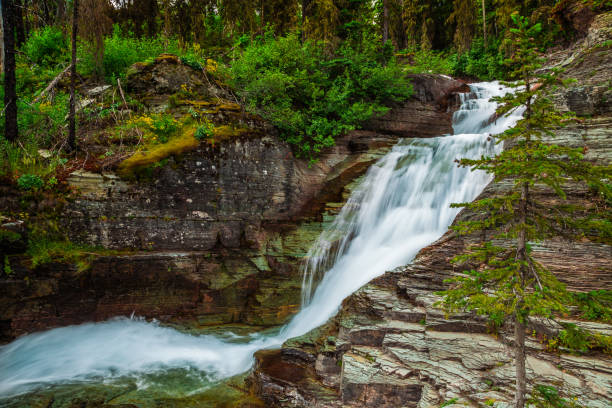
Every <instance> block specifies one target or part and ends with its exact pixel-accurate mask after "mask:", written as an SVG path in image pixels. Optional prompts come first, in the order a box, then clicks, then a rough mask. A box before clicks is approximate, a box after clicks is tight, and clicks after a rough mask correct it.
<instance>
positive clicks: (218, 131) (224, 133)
mask: <svg viewBox="0 0 612 408" xmlns="http://www.w3.org/2000/svg"><path fill="white" fill-rule="evenodd" d="M248 132H249V129H247V128H241V127H240V128H239V127H234V126H229V125H223V126H217V127H215V129H214V131H213V141H217V142H220V141H225V140H229V139H233V138H235V137H239V136H242V135H244V134H246V133H248Z"/></svg>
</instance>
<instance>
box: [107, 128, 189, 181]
mask: <svg viewBox="0 0 612 408" xmlns="http://www.w3.org/2000/svg"><path fill="white" fill-rule="evenodd" d="M194 133H195V128H193V127H190V128H187V129H185V130H184V131H183V132H182V133H181V135H180V136H175V137H173V138H171V139H170V140H168V142H167V143H163V144H159V145H153V146H151V147H149V148H148V149H147V150H143V151H139V152H136V153H134V155H132V157H130V158H128V159H125V160H124V161H123V162H122V163H121V164H120V165H119V169H118V172H119V174H121V175H123V176H128V175H130V174H131V173H133V171H134V170H136V169H138V168H142V167H145V166H150V165H152V164H155V163H158V162H160V161H162V160H163V159H165V158H167V157H170V156H175V155H180V154H183V153H185V152H187V151H190V150H193V149H195V148H196V147H197V146H198V144H199V142H198V140H197V139H196V138H195V137H194Z"/></svg>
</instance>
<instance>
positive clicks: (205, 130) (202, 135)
mask: <svg viewBox="0 0 612 408" xmlns="http://www.w3.org/2000/svg"><path fill="white" fill-rule="evenodd" d="M214 135H215V127H214V125H212V124H211V123H209V122H206V123H204V124H203V125H201V126H199V127H198V128H197V129H196V131H195V135H194V136H195V138H196V139H198V140H204V139H211V138H212V137H213V136H214Z"/></svg>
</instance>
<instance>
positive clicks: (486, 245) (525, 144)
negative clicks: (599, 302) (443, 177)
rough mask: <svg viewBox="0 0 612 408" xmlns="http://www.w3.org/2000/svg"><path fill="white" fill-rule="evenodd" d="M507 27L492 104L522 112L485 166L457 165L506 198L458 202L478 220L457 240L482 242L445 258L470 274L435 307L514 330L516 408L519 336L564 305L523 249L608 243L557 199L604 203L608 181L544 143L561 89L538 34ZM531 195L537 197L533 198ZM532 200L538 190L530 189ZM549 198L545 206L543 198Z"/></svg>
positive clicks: (578, 155)
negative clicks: (583, 237) (507, 74)
mask: <svg viewBox="0 0 612 408" xmlns="http://www.w3.org/2000/svg"><path fill="white" fill-rule="evenodd" d="M511 18H512V20H513V23H514V25H515V27H516V28H512V29H511V30H510V33H511V37H512V38H511V41H512V48H513V54H512V57H511V58H510V60H509V63H510V64H511V66H512V67H513V71H512V74H511V76H512V78H513V79H515V80H516V82H513V83H508V84H507V85H508V86H511V87H514V88H515V89H516V91H515V92H514V93H511V94H508V95H506V96H504V97H501V98H496V100H497V101H498V102H500V104H501V105H500V108H499V109H498V114H500V115H505V114H508V113H510V112H512V111H514V110H516V109H519V108H521V107H524V109H525V112H524V115H523V118H522V119H521V120H519V121H518V122H517V124H516V126H515V127H513V128H511V129H508V130H507V131H505V132H504V133H502V134H500V135H497V136H496V139H497V143H503V144H504V146H505V147H506V149H505V150H504V151H503V152H502V153H500V154H499V155H497V156H495V157H482V158H480V159H476V160H471V159H463V160H461V161H460V164H461V165H463V166H470V167H472V168H473V169H478V170H484V171H486V172H488V173H491V174H492V175H493V176H494V180H495V181H497V182H505V183H504V185H506V184H507V185H509V186H510V187H509V188H508V189H504V190H503V191H501V192H499V193H497V194H496V195H495V196H494V197H488V198H483V199H479V200H476V201H475V202H473V203H461V204H457V205H456V206H459V207H465V208H469V209H471V210H473V211H474V212H475V213H477V214H479V216H478V218H475V219H472V220H469V221H464V222H460V223H458V225H457V227H456V230H457V231H458V232H459V233H461V234H474V233H480V234H484V233H486V234H487V236H489V237H490V240H489V241H487V242H483V243H480V244H477V245H474V246H472V247H470V248H469V249H468V252H466V253H465V254H463V255H461V256H459V257H457V258H455V262H456V264H458V265H460V266H466V265H470V266H471V267H472V269H468V270H465V271H464V274H463V275H461V276H458V277H456V278H454V279H451V282H452V283H453V285H452V286H451V288H450V289H449V290H447V291H444V292H442V294H443V295H444V296H445V299H444V303H443V305H444V307H445V308H446V310H447V311H448V312H453V311H457V310H474V311H476V312H477V313H479V314H484V315H488V316H489V317H490V318H491V319H492V320H493V321H494V322H496V323H497V324H502V323H503V322H504V321H505V320H506V319H508V320H509V321H511V322H512V324H513V326H514V351H515V353H514V354H515V364H516V393H515V401H514V405H515V406H516V407H518V408H523V407H524V405H525V395H526V393H527V381H526V370H525V332H526V328H527V324H528V321H529V317H530V316H540V317H547V318H554V317H555V315H556V314H557V313H566V312H567V305H568V303H570V302H573V299H575V297H572V296H571V295H570V294H569V292H568V291H567V290H566V288H565V286H564V285H563V284H561V283H560V282H559V281H558V280H557V279H556V277H555V276H554V275H553V274H552V273H551V272H550V271H549V270H547V269H546V268H545V267H544V266H543V265H542V264H540V263H539V262H538V261H537V260H536V259H535V258H534V257H533V255H532V251H531V247H530V245H529V243H530V242H533V241H541V240H543V239H547V238H551V237H554V236H556V235H558V234H559V233H560V231H564V234H570V233H576V234H577V235H578V234H580V232H581V231H582V233H583V234H589V235H593V234H594V233H595V232H594V231H597V230H600V231H601V230H603V231H604V235H605V234H609V229H610V220H609V214H603V217H601V216H600V215H598V214H593V215H592V217H584V216H579V214H583V213H582V211H585V210H584V209H580V212H577V208H576V206H574V205H571V206H570V205H569V203H568V202H567V201H565V200H566V193H565V189H566V187H567V185H568V181H573V182H588V183H589V184H590V185H592V186H594V187H596V188H597V189H599V191H600V192H601V194H602V195H603V196H604V197H605V198H606V199H608V200H609V199H610V198H612V191H610V186H608V185H606V184H605V182H604V180H606V179H609V178H610V177H612V173H611V171H610V167H598V166H595V165H592V164H590V163H588V162H586V161H585V160H583V149H578V148H570V147H564V146H559V145H556V144H553V143H550V138H553V137H554V132H555V130H556V129H558V128H560V127H562V126H564V124H565V123H566V121H567V120H568V119H570V116H569V115H564V114H561V113H559V112H558V110H556V109H555V106H554V105H553V103H552V101H551V99H550V98H548V97H547V92H549V91H550V90H551V89H552V88H553V87H555V86H557V84H559V83H561V84H563V82H562V81H561V79H560V78H559V75H558V72H557V71H554V70H553V71H551V72H548V73H541V71H539V68H541V66H542V60H541V59H540V58H539V55H538V53H537V47H536V43H535V39H534V38H536V37H537V35H538V34H539V32H540V30H541V26H540V25H539V24H536V25H533V26H531V25H530V24H529V21H528V20H527V19H525V18H522V17H519V16H518V15H517V14H514V15H512V17H511ZM534 186H537V188H538V189H543V190H544V192H545V193H547V194H545V195H538V194H537V193H534ZM540 191H542V190H540ZM548 193H552V194H553V195H555V194H556V195H557V196H558V200H554V199H553V200H551V199H550V194H548Z"/></svg>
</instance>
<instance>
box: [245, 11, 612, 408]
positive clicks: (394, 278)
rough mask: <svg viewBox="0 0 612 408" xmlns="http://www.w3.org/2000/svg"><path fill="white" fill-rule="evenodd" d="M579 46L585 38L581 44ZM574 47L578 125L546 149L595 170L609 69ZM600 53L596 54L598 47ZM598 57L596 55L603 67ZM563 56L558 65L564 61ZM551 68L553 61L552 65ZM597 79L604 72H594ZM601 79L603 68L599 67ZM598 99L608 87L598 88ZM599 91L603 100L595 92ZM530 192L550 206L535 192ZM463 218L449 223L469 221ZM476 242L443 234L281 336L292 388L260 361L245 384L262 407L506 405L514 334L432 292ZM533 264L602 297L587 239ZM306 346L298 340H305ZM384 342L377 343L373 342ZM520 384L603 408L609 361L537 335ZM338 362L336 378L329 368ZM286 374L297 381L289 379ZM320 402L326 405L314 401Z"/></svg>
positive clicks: (596, 30)
mask: <svg viewBox="0 0 612 408" xmlns="http://www.w3.org/2000/svg"><path fill="white" fill-rule="evenodd" d="M607 14H608V16H607V17H602V16H601V15H600V16H597V17H596V18H594V21H593V27H592V28H591V29H590V31H589V35H588V36H587V38H598V39H609V38H610V37H609V27H610V25H609V23H608V24H607V26H606V24H603V23H602V22H601V21H608V20H606V19H609V13H607ZM581 41H583V40H581ZM592 46H593V44H589V45H588V47H585V46H584V44H583V43H580V44H579V45H578V46H576V48H572V49H571V50H570V53H575V55H574V58H573V59H570V58H569V57H568V55H567V54H566V55H565V56H564V57H562V58H559V60H562V61H565V63H564V66H566V67H568V71H567V75H568V76H573V75H576V76H577V77H579V78H585V81H584V83H580V84H579V86H576V87H574V88H570V89H569V90H568V91H566V92H562V93H561V94H559V95H558V98H557V99H555V101H556V102H557V104H558V106H559V107H560V108H565V109H567V110H570V109H574V110H576V111H579V113H581V114H582V115H585V118H584V120H583V121H582V122H580V123H578V124H574V125H571V126H568V127H567V128H565V129H562V130H560V131H558V132H556V134H555V141H556V142H557V143H559V144H563V145H566V146H572V147H581V148H583V149H584V151H585V152H586V154H585V157H586V158H587V159H588V160H592V161H594V162H598V163H601V164H609V163H610V162H611V161H612V150H611V149H610V140H611V138H612V133H611V132H612V126H611V120H612V118H611V117H610V113H609V107H604V104H602V103H600V102H597V101H598V100H600V98H601V95H602V93H600V91H601V90H602V89H607V88H608V87H609V85H608V84H607V81H609V78H607V77H606V78H604V77H605V75H600V73H601V72H599V71H598V73H597V74H595V75H590V73H589V70H591V69H594V68H593V67H597V66H602V67H608V66H609V65H610V63H611V61H612V57H611V56H610V53H609V50H608V51H606V52H605V53H604V54H600V53H599V52H586V51H588V50H589V47H592ZM598 49H599V48H598ZM602 55H603V56H604V57H603V59H601V57H602ZM564 58H565V59H564ZM557 62H558V61H557ZM604 71H605V69H604ZM608 71H609V70H608ZM606 92H607V91H606ZM604 94H605V92H604ZM504 188H506V186H505V185H502V184H496V183H493V184H491V185H489V186H488V187H487V188H486V189H485V191H484V192H483V193H482V196H483V197H490V196H493V195H495V194H496V192H498V191H501V190H503V189H504ZM533 194H537V195H540V198H542V199H551V200H552V199H553V198H552V196H550V195H548V193H546V192H545V191H543V190H541V189H538V188H535V189H534V190H533ZM569 196H570V199H571V200H572V202H575V203H580V204H583V205H587V206H588V205H591V202H590V198H589V196H588V192H587V191H586V190H585V189H584V188H580V187H578V186H569ZM473 216H474V214H470V213H469V212H467V211H464V212H462V213H460V215H459V218H460V219H463V220H466V219H470V217H473ZM475 241H476V237H457V236H456V235H455V234H454V233H447V234H446V236H444V237H442V238H441V239H440V240H438V241H437V242H436V243H434V244H432V245H431V246H429V247H427V248H424V249H423V250H422V251H421V252H420V253H419V255H418V256H417V258H416V259H415V261H414V262H413V263H412V264H411V265H408V266H405V267H402V268H398V269H396V270H394V271H389V272H387V273H385V274H384V275H382V276H381V277H379V278H376V279H375V280H373V281H372V282H370V283H369V284H367V285H365V286H364V287H362V288H361V289H360V290H359V291H357V292H356V293H354V294H353V295H351V296H350V297H349V298H347V299H345V301H344V302H343V304H342V307H341V309H340V311H339V313H338V315H337V316H335V317H334V318H332V319H331V320H330V321H329V322H328V323H327V324H326V325H325V326H323V328H319V329H316V330H313V331H312V332H311V333H309V334H306V335H304V336H302V337H300V338H298V339H290V340H288V341H287V342H286V343H285V344H284V345H283V348H282V350H281V352H280V354H281V355H283V352H284V350H286V349H291V350H292V354H290V355H286V358H285V364H294V366H295V367H301V369H302V374H303V376H302V378H301V379H300V382H299V383H295V382H291V381H288V382H287V381H285V382H278V381H275V379H274V377H273V376H269V375H268V374H267V372H266V364H267V361H266V359H267V358H268V357H267V356H265V355H261V356H259V357H258V361H257V366H256V367H255V370H254V372H253V374H252V376H251V378H252V381H253V383H254V384H256V385H257V384H260V385H259V387H260V388H259V389H260V390H262V391H263V392H265V390H264V387H263V386H262V385H261V384H265V387H267V389H270V388H272V387H273V386H276V387H279V388H278V389H277V390H276V391H275V393H274V394H270V395H268V397H269V399H268V403H269V404H270V405H271V406H281V407H282V406H286V405H284V403H283V402H282V401H280V400H279V398H278V397H277V395H282V393H283V390H291V392H292V393H293V395H296V394H297V395H299V396H301V397H302V400H300V399H299V398H296V399H295V401H296V402H295V406H303V407H306V406H324V407H336V406H377V407H398V406H418V407H423V408H424V407H433V406H440V405H441V404H446V403H449V402H450V401H455V404H452V405H448V406H482V405H484V404H487V403H490V401H492V400H495V401H496V406H500V407H502V406H508V407H509V406H511V401H512V399H513V394H514V383H515V378H514V376H515V366H514V359H513V352H512V338H513V336H512V330H513V328H512V327H511V326H510V325H505V326H504V327H502V328H501V329H500V330H497V331H494V330H492V328H491V327H490V326H489V325H488V324H487V321H486V320H485V319H483V318H482V317H479V316H476V315H474V314H468V313H464V314H457V315H453V316H446V315H445V314H444V313H443V312H442V311H441V310H440V309H439V308H438V307H437V306H436V303H437V302H439V301H440V300H441V298H440V297H439V296H438V295H436V292H437V291H440V290H442V289H444V288H445V287H446V286H445V285H446V284H445V283H444V280H445V279H447V278H449V277H451V276H453V275H454V273H455V267H454V266H453V265H452V264H451V263H450V260H451V259H452V258H453V257H454V256H456V255H457V254H459V253H460V252H462V251H463V250H464V248H465V247H466V245H469V244H470V243H472V242H475ZM533 251H534V252H533V253H534V256H535V257H536V258H537V259H538V260H539V261H540V262H542V263H543V264H544V265H545V266H546V267H547V268H549V269H550V270H551V271H552V272H553V273H555V274H556V276H557V277H558V278H559V279H560V280H561V281H562V282H564V283H565V284H566V285H567V286H568V288H569V289H570V290H573V291H589V290H596V289H600V290H601V289H603V290H612V275H611V274H610V271H611V270H612V249H611V248H610V246H609V245H605V244H600V243H595V242H587V241H586V240H585V241H584V242H567V241H563V240H550V241H545V242H542V243H539V244H537V245H534V246H533ZM568 322H571V323H574V324H577V325H579V326H581V327H583V328H585V329H589V330H593V331H595V332H599V333H608V332H610V331H611V330H612V325H610V324H605V323H595V322H584V321H580V320H568ZM559 329H560V326H558V325H555V324H550V322H547V321H543V320H542V319H534V320H533V322H532V323H531V324H530V328H529V330H530V331H535V332H536V333H538V334H539V335H540V336H541V337H540V338H543V337H542V336H546V337H547V338H551V336H554V335H556V334H557V333H558V331H559ZM330 336H331V337H333V338H335V339H336V341H335V343H336V344H337V345H341V347H336V348H335V349H334V350H333V352H330V350H329V349H328V347H327V346H325V339H326V338H328V337H330ZM305 339H308V340H305ZM381 339H382V341H381ZM526 346H527V355H528V357H527V377H528V380H527V381H528V384H548V385H552V386H555V387H557V388H559V389H560V391H561V394H562V395H563V396H564V397H568V396H571V397H574V396H575V397H576V398H577V403H578V404H581V405H583V406H589V407H601V408H603V407H607V406H609V405H610V403H612V397H611V396H612V378H611V375H612V372H611V370H612V358H611V357H610V356H609V355H603V354H599V353H596V352H591V353H587V354H585V355H580V356H579V355H572V354H566V353H553V352H550V351H548V350H547V349H546V347H545V345H544V344H543V343H541V342H540V341H539V340H538V339H537V338H535V337H531V336H530V337H529V338H528V340H527V345H526ZM300 350H301V351H302V352H304V353H308V354H309V355H312V356H314V358H313V360H314V362H312V363H306V362H305V361H304V360H299V361H297V360H296V361H292V359H291V356H292V355H299V351H300ZM334 360H335V361H337V362H340V363H341V374H340V379H339V380H338V378H337V374H336V372H335V371H334V370H330V369H329V367H331V366H332V362H333V361H334ZM294 375H298V374H297V373H294ZM308 382H310V383H314V384H318V385H319V386H320V387H328V388H331V389H332V391H335V392H336V396H335V397H332V398H330V397H329V396H328V395H327V394H322V395H319V394H316V393H313V392H311V391H310V390H311V389H312V387H313V386H310V388H308V387H305V386H304V384H305V383H308ZM323 395H325V397H324V396H323Z"/></svg>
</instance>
